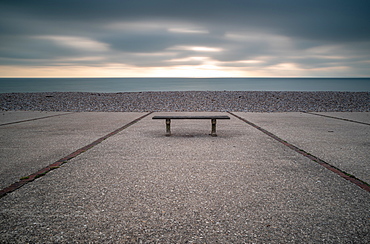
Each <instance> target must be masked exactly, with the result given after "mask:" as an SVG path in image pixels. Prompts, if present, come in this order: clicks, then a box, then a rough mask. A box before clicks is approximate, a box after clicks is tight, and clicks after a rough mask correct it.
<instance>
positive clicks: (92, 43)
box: [0, 0, 370, 76]
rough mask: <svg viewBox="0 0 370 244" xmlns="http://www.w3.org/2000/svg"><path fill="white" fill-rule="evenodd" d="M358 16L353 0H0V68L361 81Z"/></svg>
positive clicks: (362, 5) (368, 51)
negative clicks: (48, 68)
mask: <svg viewBox="0 0 370 244" xmlns="http://www.w3.org/2000/svg"><path fill="white" fill-rule="evenodd" d="M368 9H370V2H369V1H360V0H352V1H337V0H325V1H322V0H312V1H296V0H283V1H268V0H259V1H254V0H253V1H252V0H229V1H201V0H197V1H195V0H188V1H172V0H156V1H151V0H135V1H119V0H104V1H103V0H64V1H47V0H39V1H37V2H35V1H26V0H17V1H10V0H9V1H7V0H5V1H1V3H0V65H2V66H3V67H5V66H7V67H9V66H17V67H18V68H20V67H23V68H26V67H36V66H37V67H49V66H53V67H54V66H55V68H57V67H58V66H60V67H61V69H66V67H67V66H70V67H73V66H76V67H80V68H79V69H75V70H80V69H82V68H81V67H86V68H88V67H95V68H96V67H101V70H103V69H104V68H105V69H106V70H110V71H112V69H117V70H119V69H121V70H123V71H122V73H121V74H122V76H125V75H126V74H127V75H129V74H131V75H132V74H133V73H135V72H136V71H137V73H138V74H142V75H144V76H145V75H150V74H152V75H153V74H158V73H160V72H164V71H166V72H169V73H170V70H171V69H172V70H177V71H178V74H179V73H181V74H186V72H187V73H188V74H189V72H191V70H193V71H194V73H197V74H199V73H201V74H206V73H208V74H210V73H212V72H210V70H211V69H214V71H215V72H213V73H214V74H222V75H225V74H227V73H228V72H229V74H230V76H232V75H241V76H247V75H250V74H254V75H267V76H270V75H282V76H284V74H285V75H286V76H289V75H294V76H296V75H297V76H299V75H300V74H301V75H308V76H315V75H323V76H336V75H338V74H340V75H343V76H369V75H370V65H369V60H370V26H369V25H368V23H369V21H370V17H369V15H368ZM107 67H109V69H108V68H107ZM112 67H116V68H112ZM120 67H121V68H120ZM122 67H124V68H122ZM128 67H130V68H128ZM150 69H151V71H150V72H149V70H150ZM0 70H1V67H0ZM125 70H131V71H130V72H127V73H125ZM159 70H160V72H159ZM279 70H280V71H279ZM103 73H104V74H106V73H107V72H102V74H103ZM173 73H176V72H173ZM2 75H4V73H2V72H1V71H0V76H2Z"/></svg>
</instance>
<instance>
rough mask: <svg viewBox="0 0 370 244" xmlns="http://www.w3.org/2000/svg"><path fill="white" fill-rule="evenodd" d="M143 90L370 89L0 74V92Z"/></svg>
mask: <svg viewBox="0 0 370 244" xmlns="http://www.w3.org/2000/svg"><path fill="white" fill-rule="evenodd" d="M145 91H342V92H370V78H0V93H19V92H22V93H24V92H100V93H118V92H145Z"/></svg>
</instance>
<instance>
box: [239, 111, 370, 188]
mask: <svg viewBox="0 0 370 244" xmlns="http://www.w3.org/2000/svg"><path fill="white" fill-rule="evenodd" d="M235 114H238V115H239V116H241V117H243V118H245V119H247V120H249V121H251V122H252V123H255V124H257V125H259V126H261V127H262V128H264V129H267V130H268V131H270V132H272V133H274V134H275V135H277V136H279V137H280V138H282V139H283V140H286V141H288V142H290V143H292V144H293V145H295V146H298V147H299V148H301V149H303V150H305V151H306V152H309V153H311V154H313V155H315V156H317V157H319V158H321V159H323V160H324V161H326V162H327V163H329V164H331V165H333V166H335V167H338V168H339V169H341V170H344V171H346V172H347V173H349V174H352V175H354V176H356V177H357V178H359V179H361V180H363V181H365V182H367V183H370V163H369V162H370V126H369V125H364V124H358V123H354V122H349V121H343V120H338V119H333V118H327V117H321V116H317V115H312V114H306V113H235ZM321 114H324V115H329V116H334V117H338V118H347V119H351V120H359V121H361V122H365V123H369V124H370V116H369V115H370V113H355V114H354V116H353V117H354V118H352V117H351V116H350V115H351V114H350V113H321Z"/></svg>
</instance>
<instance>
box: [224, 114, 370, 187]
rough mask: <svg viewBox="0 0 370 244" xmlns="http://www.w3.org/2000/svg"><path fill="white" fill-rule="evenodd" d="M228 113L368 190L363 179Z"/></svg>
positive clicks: (367, 185)
mask: <svg viewBox="0 0 370 244" xmlns="http://www.w3.org/2000/svg"><path fill="white" fill-rule="evenodd" d="M228 113H229V114H231V115H233V116H234V117H236V118H238V119H240V120H242V121H244V122H245V123H247V124H249V125H250V126H252V127H254V128H256V129H257V130H259V131H261V132H263V133H265V134H266V135H268V136H270V137H271V138H273V139H275V140H276V141H278V142H280V143H282V144H284V145H285V146H287V147H289V148H290V149H292V150H294V151H296V152H297V153H299V154H301V155H303V156H305V157H307V158H309V159H311V160H312V161H314V162H316V163H318V164H320V165H321V166H323V167H325V168H326V169H328V170H330V171H332V172H334V173H336V174H337V175H339V176H341V177H343V178H344V179H346V180H348V181H350V182H352V183H353V184H355V185H357V186H359V187H361V188H362V189H364V190H365V191H367V192H370V185H369V184H368V183H366V182H364V181H362V180H360V179H358V178H356V177H355V176H353V175H351V174H348V173H346V172H345V171H343V170H341V169H339V168H337V167H335V166H333V165H330V164H329V163H327V162H325V161H324V160H322V159H320V158H318V157H316V156H314V155H312V154H310V153H307V152H305V151H304V150H302V149H300V148H298V147H296V146H294V145H293V144H291V143H289V142H287V141H284V140H283V139H281V138H280V137H278V136H276V135H275V134H273V133H271V132H269V131H267V130H265V129H263V128H262V127H260V126H258V125H256V124H254V123H252V122H250V121H248V120H246V119H244V118H242V117H240V116H238V115H236V114H234V113H232V112H228Z"/></svg>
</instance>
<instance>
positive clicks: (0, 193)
mask: <svg viewBox="0 0 370 244" xmlns="http://www.w3.org/2000/svg"><path fill="white" fill-rule="evenodd" d="M151 113H153V112H149V113H147V114H145V115H143V116H141V117H139V118H137V119H135V120H133V121H131V122H130V123H128V124H126V125H124V126H122V127H120V128H118V129H116V130H114V131H112V132H111V133H109V134H107V135H105V136H103V137H101V138H99V139H97V140H96V141H93V142H92V143H90V144H88V145H86V146H84V147H82V148H80V149H78V150H76V151H74V152H73V153H71V154H69V155H67V156H65V157H63V158H61V159H59V160H58V161H56V162H54V163H52V164H50V165H49V166H46V167H45V168H42V169H40V170H39V171H37V172H35V173H33V174H31V175H28V176H26V177H23V178H22V179H21V180H19V181H17V182H15V183H13V184H11V185H10V186H8V187H6V188H4V189H2V190H0V198H2V197H3V196H5V195H6V194H8V193H10V192H13V191H15V190H17V189H18V188H20V187H22V186H24V185H25V184H27V183H29V182H31V181H34V180H35V179H37V178H39V177H41V176H44V175H45V174H47V173H48V172H50V171H51V170H54V169H57V168H59V167H60V166H61V165H62V164H64V163H67V162H68V161H69V160H71V159H72V158H74V157H77V156H78V155H80V154H82V153H84V152H86V151H87V150H89V149H91V148H92V147H94V146H96V145H98V144H99V143H101V142H102V141H104V140H106V139H107V138H109V137H111V136H114V135H116V134H117V133H119V132H121V131H123V130H124V129H126V128H128V127H130V126H131V125H133V124H135V123H137V122H139V121H140V120H141V119H143V118H145V117H146V116H148V115H150V114H151Z"/></svg>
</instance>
